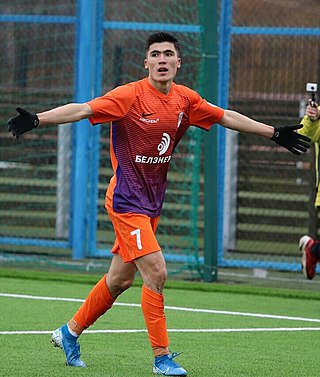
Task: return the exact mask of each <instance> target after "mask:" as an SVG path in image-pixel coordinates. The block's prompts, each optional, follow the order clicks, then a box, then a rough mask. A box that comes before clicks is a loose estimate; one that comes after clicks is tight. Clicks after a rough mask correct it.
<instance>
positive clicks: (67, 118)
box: [37, 103, 93, 125]
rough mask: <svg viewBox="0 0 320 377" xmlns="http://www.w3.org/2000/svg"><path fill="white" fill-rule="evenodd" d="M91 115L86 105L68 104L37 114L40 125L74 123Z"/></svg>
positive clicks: (89, 108) (90, 110)
mask: <svg viewBox="0 0 320 377" xmlns="http://www.w3.org/2000/svg"><path fill="white" fill-rule="evenodd" d="M92 115H93V113H92V109H91V107H90V106H89V105H88V104H87V103H69V104H67V105H64V106H60V107H56V108H55V109H52V110H48V111H44V112H42V113H39V114H37V116H38V119H39V124H40V125H48V124H64V123H74V122H78V121H79V120H82V119H86V118H89V117H91V116H92Z"/></svg>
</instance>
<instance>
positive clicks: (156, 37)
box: [145, 31, 181, 58]
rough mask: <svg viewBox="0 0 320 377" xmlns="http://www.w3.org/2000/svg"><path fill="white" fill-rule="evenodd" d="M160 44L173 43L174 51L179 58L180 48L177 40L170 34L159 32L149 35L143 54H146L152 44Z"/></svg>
mask: <svg viewBox="0 0 320 377" xmlns="http://www.w3.org/2000/svg"><path fill="white" fill-rule="evenodd" d="M161 42H171V43H173V45H174V47H175V49H176V50H177V53H178V57H179V58H180V57H181V47H180V43H179V41H178V39H177V38H176V37H175V36H174V35H173V34H170V33H167V32H165V31H159V32H156V33H153V34H150V35H149V37H148V39H147V40H146V45H145V53H146V55H147V54H148V51H149V48H150V46H151V45H152V44H153V43H161Z"/></svg>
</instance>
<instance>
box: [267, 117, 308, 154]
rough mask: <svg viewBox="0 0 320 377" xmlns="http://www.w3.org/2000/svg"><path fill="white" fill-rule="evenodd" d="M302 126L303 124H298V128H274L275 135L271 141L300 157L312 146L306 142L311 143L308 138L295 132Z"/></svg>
mask: <svg viewBox="0 0 320 377" xmlns="http://www.w3.org/2000/svg"><path fill="white" fill-rule="evenodd" d="M302 126H303V125H302V124H298V125H296V126H284V127H274V134H273V136H272V138H271V140H273V141H274V142H275V143H277V144H279V145H281V146H282V147H284V148H287V149H288V150H289V151H290V152H292V153H294V154H296V155H298V156H300V155H301V152H306V151H307V150H308V148H310V144H308V143H306V142H310V141H311V139H309V138H308V137H307V136H304V135H301V134H299V133H297V132H295V130H298V129H299V128H302Z"/></svg>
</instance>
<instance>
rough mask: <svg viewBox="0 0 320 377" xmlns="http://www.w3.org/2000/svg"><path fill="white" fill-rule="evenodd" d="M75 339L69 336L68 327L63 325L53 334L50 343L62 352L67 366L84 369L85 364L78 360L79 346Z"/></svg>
mask: <svg viewBox="0 0 320 377" xmlns="http://www.w3.org/2000/svg"><path fill="white" fill-rule="evenodd" d="M77 339H78V338H76V337H75V336H73V335H71V334H70V332H69V330H68V326H67V325H63V326H62V327H60V328H59V329H57V330H55V331H54V332H53V334H52V337H51V343H52V344H53V345H54V346H55V347H60V348H61V349H62V350H63V352H64V354H65V355H66V358H67V365H70V366H72V367H82V368H85V367H86V364H85V363H84V362H83V361H82V360H81V359H80V345H79V343H78V342H77Z"/></svg>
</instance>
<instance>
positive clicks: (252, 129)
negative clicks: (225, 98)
mask: <svg viewBox="0 0 320 377" xmlns="http://www.w3.org/2000/svg"><path fill="white" fill-rule="evenodd" d="M220 124H221V125H222V126H224V127H226V128H230V129H232V130H235V131H239V132H246V133H251V134H255V135H260V136H264V137H268V138H269V139H271V140H272V141H274V142H275V143H277V144H279V145H281V146H282V147H284V148H286V149H288V150H289V151H290V152H292V153H294V154H296V155H300V154H301V152H306V151H307V150H308V148H309V147H310V145H309V144H308V142H310V139H309V138H308V137H307V136H304V135H300V134H299V133H297V132H295V131H296V130H298V129H300V128H301V127H302V124H299V125H294V126H284V127H274V126H270V125H267V124H265V123H261V122H257V121H255V120H253V119H251V118H249V117H247V116H245V115H242V114H240V113H237V112H236V111H232V110H225V113H224V116H223V118H222V119H221V121H220Z"/></svg>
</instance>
